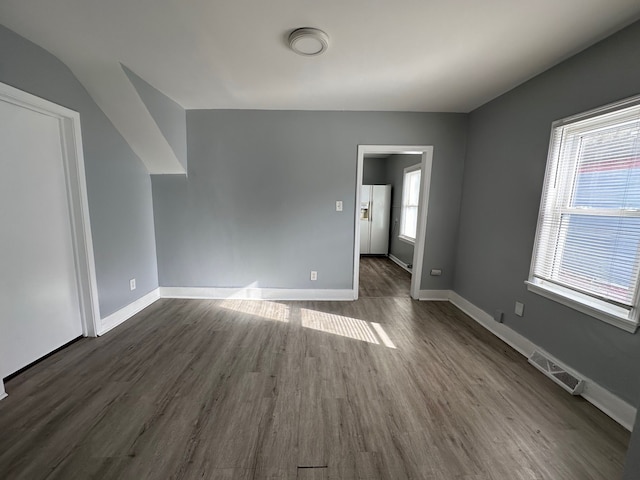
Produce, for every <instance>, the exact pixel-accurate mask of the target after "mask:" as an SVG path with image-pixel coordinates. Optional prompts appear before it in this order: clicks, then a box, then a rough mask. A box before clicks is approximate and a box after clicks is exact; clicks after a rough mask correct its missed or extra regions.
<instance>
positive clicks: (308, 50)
mask: <svg viewBox="0 0 640 480" xmlns="http://www.w3.org/2000/svg"><path fill="white" fill-rule="evenodd" d="M289 47H290V48H291V50H293V51H294V52H296V53H297V54H298V55H304V56H305V57H312V56H314V55H320V54H321V53H323V52H324V51H325V50H326V49H327V48H329V36H328V35H327V34H326V33H324V32H323V31H322V30H318V29H317V28H298V29H296V30H294V31H293V32H291V33H290V34H289Z"/></svg>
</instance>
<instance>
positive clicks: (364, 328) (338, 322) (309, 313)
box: [300, 308, 396, 348]
mask: <svg viewBox="0 0 640 480" xmlns="http://www.w3.org/2000/svg"><path fill="white" fill-rule="evenodd" d="M300 317H301V321H302V326H303V327H305V328H310V329H312V330H318V331H320V332H325V333H332V334H334V335H340V336H342V337H347V338H353V339H354V340H361V341H363V342H368V343H373V344H375V345H380V342H379V341H378V338H377V337H376V333H377V334H378V336H379V337H380V339H381V340H382V343H383V344H384V345H385V346H387V347H389V348H396V346H395V345H394V344H393V342H392V341H391V339H390V338H389V336H388V335H387V334H386V332H385V331H384V330H383V328H382V326H381V325H380V324H378V323H375V324H374V323H369V322H366V321H364V320H359V319H357V318H351V317H343V316H342V315H335V314H332V313H325V312H318V311H316V310H309V309H307V308H301V309H300ZM376 325H377V327H376Z"/></svg>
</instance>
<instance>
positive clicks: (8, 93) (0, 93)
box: [0, 83, 100, 395]
mask: <svg viewBox="0 0 640 480" xmlns="http://www.w3.org/2000/svg"><path fill="white" fill-rule="evenodd" d="M0 102H6V103H10V104H13V105H16V106H18V107H21V108H26V109H29V110H32V111H34V112H38V113H40V114H42V115H47V116H49V117H52V118H54V119H56V120H57V121H58V125H59V127H60V140H61V145H62V158H63V167H64V174H65V180H66V186H67V202H68V205H69V212H70V219H71V229H72V232H71V237H72V240H73V254H74V260H75V269H76V279H77V282H78V298H79V300H80V305H79V307H80V316H81V319H82V333H83V335H84V336H85V337H95V336H96V333H97V322H98V321H99V319H100V308H99V305H98V286H97V281H96V272H95V259H94V255H93V240H92V237H91V223H90V220H89V201H88V198H87V184H86V179H85V170H84V154H83V151H82V133H81V130H80V114H79V113H78V112H75V111H73V110H69V109H68V108H65V107H63V106H61V105H57V104H55V103H53V102H50V101H48V100H45V99H43V98H40V97H36V96H35V95H31V94H30V93H26V92H23V91H22V90H18V89H17V88H14V87H11V86H9V85H6V84H4V83H0ZM0 383H1V380H0ZM2 393H3V389H0V395H1V394H2Z"/></svg>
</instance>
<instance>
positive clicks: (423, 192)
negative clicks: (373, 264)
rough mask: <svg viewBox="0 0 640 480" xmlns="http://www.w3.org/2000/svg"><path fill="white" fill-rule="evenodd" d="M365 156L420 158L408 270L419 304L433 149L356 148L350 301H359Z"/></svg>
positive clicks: (421, 146) (399, 147)
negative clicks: (409, 268) (418, 199)
mask: <svg viewBox="0 0 640 480" xmlns="http://www.w3.org/2000/svg"><path fill="white" fill-rule="evenodd" d="M368 153H376V154H389V155H396V154H397V155H402V154H420V155H421V158H422V161H421V163H420V168H421V169H422V175H421V176H420V203H419V205H418V227H417V234H416V241H415V243H414V245H413V268H412V269H411V290H410V295H411V298H413V299H415V300H419V298H420V284H421V281H422V267H423V265H422V264H423V262H424V249H425V237H426V234H427V212H428V210H429V191H430V188H431V168H432V165H433V145H358V163H357V167H356V203H355V234H354V242H353V299H354V300H357V299H358V288H359V282H360V192H361V189H362V175H363V170H364V156H365V155H366V154H368Z"/></svg>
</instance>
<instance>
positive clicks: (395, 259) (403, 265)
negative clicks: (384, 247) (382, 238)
mask: <svg viewBox="0 0 640 480" xmlns="http://www.w3.org/2000/svg"><path fill="white" fill-rule="evenodd" d="M389 260H391V261H392V262H393V263H395V264H396V265H398V266H399V267H400V268H402V269H403V270H406V271H407V272H409V273H412V271H411V269H410V268H409V265H408V264H407V263H404V262H403V261H402V260H400V259H399V258H398V257H396V256H394V255H391V254H389Z"/></svg>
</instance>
